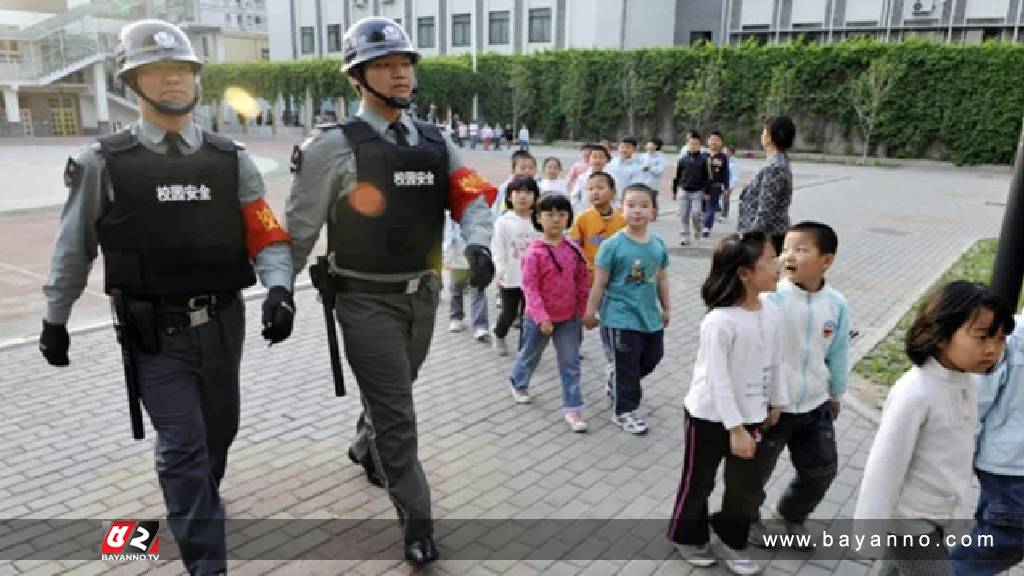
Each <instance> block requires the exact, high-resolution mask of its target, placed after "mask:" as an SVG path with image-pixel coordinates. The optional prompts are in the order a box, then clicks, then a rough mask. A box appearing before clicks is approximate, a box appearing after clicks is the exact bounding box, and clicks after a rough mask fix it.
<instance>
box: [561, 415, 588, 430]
mask: <svg viewBox="0 0 1024 576" xmlns="http://www.w3.org/2000/svg"><path fill="white" fill-rule="evenodd" d="M565 421H566V423H567V424H569V430H572V431H573V432H586V431H587V423H586V422H584V421H583V417H582V416H580V413H579V411H578V410H573V411H571V412H566V413H565Z"/></svg>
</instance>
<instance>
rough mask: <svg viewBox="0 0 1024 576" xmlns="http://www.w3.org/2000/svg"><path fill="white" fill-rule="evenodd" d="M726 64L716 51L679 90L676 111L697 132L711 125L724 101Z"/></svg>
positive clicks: (708, 56) (709, 55)
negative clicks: (723, 90)
mask: <svg viewBox="0 0 1024 576" xmlns="http://www.w3.org/2000/svg"><path fill="white" fill-rule="evenodd" d="M724 76H725V62H724V59H723V58H722V53H721V52H720V51H718V50H714V51H713V52H710V53H709V54H708V55H707V58H705V59H704V62H703V63H702V64H701V66H700V67H699V68H697V70H696V71H695V72H694V74H693V77H691V78H690V79H689V80H687V81H686V82H685V83H684V84H683V86H682V88H680V90H679V94H678V99H677V101H676V111H678V112H680V113H682V115H683V116H684V117H686V118H687V119H688V120H689V121H690V122H691V126H692V127H693V128H694V129H695V130H703V129H704V128H705V127H706V126H707V125H708V124H710V123H711V120H712V118H714V116H715V111H716V110H717V108H718V107H719V106H720V105H721V103H722V99H723V92H722V87H723V84H724V83H725V78H724Z"/></svg>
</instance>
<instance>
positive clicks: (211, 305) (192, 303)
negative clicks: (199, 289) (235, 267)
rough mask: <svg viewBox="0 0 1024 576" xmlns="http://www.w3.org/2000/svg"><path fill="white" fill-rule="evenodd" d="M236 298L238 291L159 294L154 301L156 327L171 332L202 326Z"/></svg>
mask: <svg viewBox="0 0 1024 576" xmlns="http://www.w3.org/2000/svg"><path fill="white" fill-rule="evenodd" d="M237 299H238V292H213V293H209V294H195V295H192V296H178V295H175V296H161V297H158V298H157V299H156V301H155V303H154V304H155V310H154V311H155V313H156V324H157V328H158V329H160V330H162V331H165V332H167V333H168V334H173V333H174V332H176V331H178V330H183V329H185V328H195V327H196V326H202V325H203V324H206V323H207V322H209V321H210V319H211V318H213V317H215V316H216V315H217V312H218V311H220V310H223V309H224V308H226V307H227V306H228V305H230V304H232V303H233V302H234V301H235V300H237Z"/></svg>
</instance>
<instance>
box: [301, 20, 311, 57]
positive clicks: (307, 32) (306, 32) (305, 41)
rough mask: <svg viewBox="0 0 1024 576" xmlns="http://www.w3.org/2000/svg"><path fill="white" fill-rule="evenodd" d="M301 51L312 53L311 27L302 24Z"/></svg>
mask: <svg viewBox="0 0 1024 576" xmlns="http://www.w3.org/2000/svg"><path fill="white" fill-rule="evenodd" d="M302 53H303V54H312V53H313V27H312V26H303V27H302Z"/></svg>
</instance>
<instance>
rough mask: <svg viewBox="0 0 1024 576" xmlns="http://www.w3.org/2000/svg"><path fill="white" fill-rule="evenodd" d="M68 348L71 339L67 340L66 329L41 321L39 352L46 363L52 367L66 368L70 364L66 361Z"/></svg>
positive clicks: (60, 325) (59, 325)
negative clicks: (41, 330)
mask: <svg viewBox="0 0 1024 576" xmlns="http://www.w3.org/2000/svg"><path fill="white" fill-rule="evenodd" d="M69 346H71V339H70V338H68V329H67V327H65V326H64V325H63V324H50V323H49V322H47V321H46V320H43V332H42V334H40V335H39V351H40V352H42V353H43V357H44V358H46V361H47V362H49V363H50V364H51V365H53V366H67V365H68V364H70V363H71V361H70V360H68V347H69Z"/></svg>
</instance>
